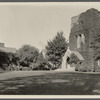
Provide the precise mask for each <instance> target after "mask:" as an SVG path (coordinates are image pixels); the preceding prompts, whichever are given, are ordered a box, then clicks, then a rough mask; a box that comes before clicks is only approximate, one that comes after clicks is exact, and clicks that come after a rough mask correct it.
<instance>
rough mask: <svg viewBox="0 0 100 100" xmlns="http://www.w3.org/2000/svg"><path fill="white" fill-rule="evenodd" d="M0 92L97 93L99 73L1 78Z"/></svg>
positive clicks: (99, 83) (16, 93)
mask: <svg viewBox="0 0 100 100" xmlns="http://www.w3.org/2000/svg"><path fill="white" fill-rule="evenodd" d="M37 73H38V72H37ZM0 94H2V95H3V94H6V95H99V94H100V74H87V73H86V74H85V73H71V72H52V73H46V74H41V75H35V76H28V77H17V78H13V79H9V80H1V81H0Z"/></svg>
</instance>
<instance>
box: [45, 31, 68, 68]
mask: <svg viewBox="0 0 100 100" xmlns="http://www.w3.org/2000/svg"><path fill="white" fill-rule="evenodd" d="M67 46H68V45H67V41H66V38H65V37H64V36H63V32H57V35H56V36H55V37H54V39H52V40H50V41H48V43H47V46H46V56H47V59H48V61H50V62H51V63H52V65H53V66H52V67H53V68H55V69H56V68H59V67H60V65H61V62H62V57H63V56H64V54H65V52H66V50H67Z"/></svg>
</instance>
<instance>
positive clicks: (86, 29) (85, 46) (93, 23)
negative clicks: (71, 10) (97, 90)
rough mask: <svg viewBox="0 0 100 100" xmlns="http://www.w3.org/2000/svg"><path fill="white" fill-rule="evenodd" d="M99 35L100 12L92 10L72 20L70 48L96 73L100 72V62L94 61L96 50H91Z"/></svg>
mask: <svg viewBox="0 0 100 100" xmlns="http://www.w3.org/2000/svg"><path fill="white" fill-rule="evenodd" d="M97 34H100V12H99V11H98V10H96V9H93V8H92V9H89V10H87V11H86V12H83V13H81V14H79V15H78V16H74V17H72V18H71V33H70V36H69V48H70V50H71V51H76V52H78V53H79V54H81V56H82V57H83V58H84V60H83V62H84V63H85V65H87V66H86V67H87V68H88V70H90V71H93V70H94V68H95V71H100V62H99V61H95V60H94V49H93V48H91V44H92V43H93V42H94V38H95V35H97ZM80 67H81V66H80Z"/></svg>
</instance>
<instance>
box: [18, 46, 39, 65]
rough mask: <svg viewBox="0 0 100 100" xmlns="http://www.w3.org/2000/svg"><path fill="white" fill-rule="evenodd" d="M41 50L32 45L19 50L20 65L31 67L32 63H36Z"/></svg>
mask: <svg viewBox="0 0 100 100" xmlns="http://www.w3.org/2000/svg"><path fill="white" fill-rule="evenodd" d="M38 55H39V50H38V49H37V48H35V47H33V46H30V45H24V46H22V48H20V49H19V50H18V56H19V59H20V60H19V63H20V65H22V66H27V67H29V66H30V64H31V63H36V61H37V58H38Z"/></svg>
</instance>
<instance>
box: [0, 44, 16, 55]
mask: <svg viewBox="0 0 100 100" xmlns="http://www.w3.org/2000/svg"><path fill="white" fill-rule="evenodd" d="M0 50H2V51H4V52H12V53H16V51H17V50H16V48H11V47H5V46H4V43H0Z"/></svg>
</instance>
